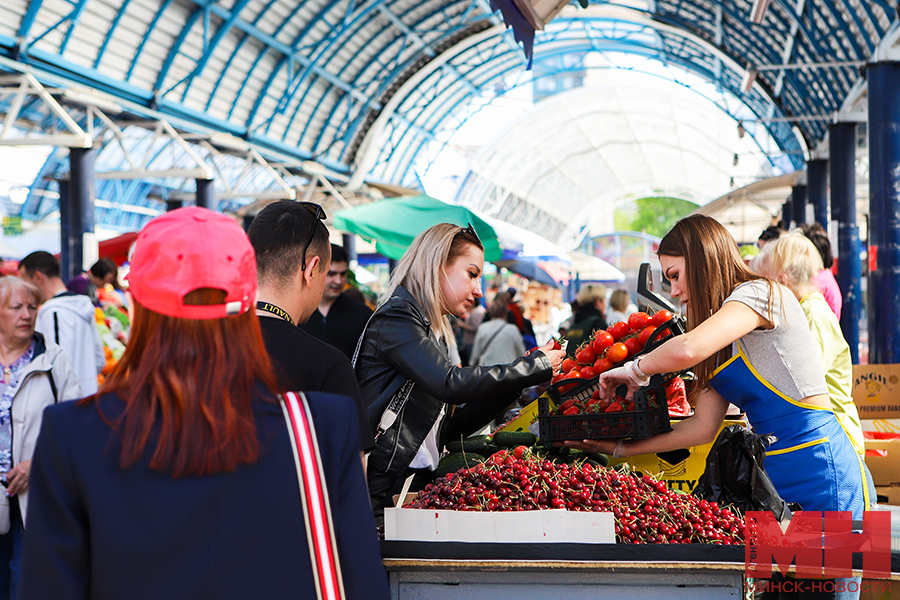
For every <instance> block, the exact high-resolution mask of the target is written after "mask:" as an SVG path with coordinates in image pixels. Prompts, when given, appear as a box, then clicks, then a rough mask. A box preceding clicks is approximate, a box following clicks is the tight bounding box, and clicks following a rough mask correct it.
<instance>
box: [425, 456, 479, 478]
mask: <svg viewBox="0 0 900 600" xmlns="http://www.w3.org/2000/svg"><path fill="white" fill-rule="evenodd" d="M481 462H484V456H482V455H481V454H475V453H472V452H466V453H465V454H463V453H462V452H455V453H453V454H448V455H447V456H445V457H444V458H442V459H441V462H439V463H438V467H437V469H435V471H434V476H435V478H437V477H443V476H444V475H447V474H449V473H456V472H457V471H459V470H460V469H470V468H472V467H474V466H475V465H477V464H478V463H481Z"/></svg>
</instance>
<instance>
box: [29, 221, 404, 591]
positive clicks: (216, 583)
mask: <svg viewBox="0 0 900 600" xmlns="http://www.w3.org/2000/svg"><path fill="white" fill-rule="evenodd" d="M129 284H130V292H131V295H132V300H133V302H132V306H133V309H134V320H133V323H134V325H133V329H132V337H131V341H130V343H129V345H128V348H127V350H126V351H125V354H124V355H123V356H122V358H121V360H120V361H119V363H118V366H117V367H116V369H115V370H114V371H113V373H112V374H111V375H110V376H109V378H108V379H107V380H106V382H105V383H104V385H103V387H102V388H101V389H100V392H99V393H98V395H97V397H95V398H87V399H85V400H83V401H81V402H79V403H77V404H76V403H72V404H69V405H58V406H55V407H51V408H50V409H49V410H47V411H46V413H45V418H44V421H43V425H42V429H41V433H40V436H39V440H38V444H37V449H36V451H35V455H34V461H33V463H32V470H31V489H32V492H31V493H32V496H33V500H32V504H31V507H30V515H29V516H30V522H32V523H33V524H34V525H33V527H32V529H33V530H32V529H30V530H29V538H28V539H27V540H26V546H25V550H24V558H23V566H22V581H21V592H20V593H21V595H20V597H22V598H54V599H55V600H62V599H67V598H87V597H90V598H93V599H97V600H101V599H110V600H112V599H121V598H129V599H130V600H137V599H141V598H147V599H158V598H167V599H178V598H185V599H200V598H215V599H217V600H222V599H231V598H233V599H235V600H237V599H242V600H243V599H246V598H266V599H269V600H275V599H281V598H284V599H288V598H291V599H295V598H313V597H316V596H317V595H318V597H320V598H366V599H369V598H385V599H386V598H387V597H388V588H387V578H386V576H385V572H384V568H383V567H382V565H381V557H380V553H379V549H378V546H377V541H376V539H375V528H374V522H373V519H372V515H371V512H370V511H369V508H368V501H367V493H366V488H365V480H364V478H363V473H362V466H361V464H360V461H359V450H358V446H359V442H358V439H359V434H358V432H357V430H356V428H357V425H356V423H357V419H356V416H355V415H356V413H355V410H356V409H355V407H354V405H353V402H352V401H351V400H350V399H349V398H346V397H344V396H334V395H329V394H322V393H310V394H308V395H306V397H305V398H304V397H303V396H302V395H296V394H292V393H284V394H280V393H279V392H281V391H282V390H279V389H278V387H277V383H276V379H275V377H274V376H273V372H272V367H271V365H270V363H269V359H268V355H267V353H266V350H265V346H264V345H263V341H262V337H261V334H260V328H259V323H258V321H257V317H256V315H255V313H254V311H252V310H250V308H251V307H252V306H253V304H254V301H255V297H256V262H255V256H254V253H253V248H252V246H251V245H250V242H249V240H248V239H247V237H246V235H245V234H244V232H243V231H242V230H241V228H240V227H239V226H238V225H237V223H235V222H234V221H233V220H232V219H229V218H228V217H225V216H223V215H220V214H216V213H214V212H211V211H209V210H206V209H202V208H194V207H191V208H184V209H179V210H176V211H173V212H170V213H168V214H166V215H163V216H161V217H158V218H156V219H154V220H153V221H151V222H150V223H149V224H148V225H147V226H146V227H145V228H144V229H143V231H141V233H140V235H139V236H138V239H137V242H136V246H135V249H134V253H133V256H132V260H131V272H130V274H129ZM329 492H331V493H330V494H329ZM351 552H352V555H351ZM350 556H352V562H351V561H350V560H349V557H350ZM342 559H347V560H342Z"/></svg>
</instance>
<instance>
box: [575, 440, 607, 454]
mask: <svg viewBox="0 0 900 600" xmlns="http://www.w3.org/2000/svg"><path fill="white" fill-rule="evenodd" d="M617 443H618V442H617V441H616V440H581V441H576V440H572V441H568V442H563V444H562V445H563V446H565V447H566V448H578V449H579V450H586V451H587V452H599V453H600V454H606V455H607V456H612V455H613V452H615V450H616V444H617Z"/></svg>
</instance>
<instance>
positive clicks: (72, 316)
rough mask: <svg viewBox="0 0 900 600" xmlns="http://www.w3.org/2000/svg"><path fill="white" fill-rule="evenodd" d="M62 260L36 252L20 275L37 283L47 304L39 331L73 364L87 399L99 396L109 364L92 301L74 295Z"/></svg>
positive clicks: (21, 265) (23, 264) (21, 266)
mask: <svg viewBox="0 0 900 600" xmlns="http://www.w3.org/2000/svg"><path fill="white" fill-rule="evenodd" d="M60 275H61V272H60V267H59V261H58V260H57V259H56V257H55V256H53V255H52V254H50V253H49V252H44V251H43V250H38V251H37V252H32V253H31V254H29V255H28V256H26V257H25V258H23V259H22V261H21V262H20V263H19V276H20V277H21V278H22V279H24V280H25V281H28V282H30V283H33V284H34V285H35V286H36V287H37V288H38V289H39V290H40V291H41V296H42V297H43V300H44V303H43V304H41V308H40V310H39V311H38V315H37V321H36V322H35V326H34V329H35V331H37V332H39V333H41V334H43V336H44V339H47V340H50V341H51V342H53V343H55V344H57V345H59V346H60V347H61V348H62V349H63V351H64V352H65V353H66V356H68V358H69V360H70V361H71V362H72V366H73V367H74V369H75V373H76V375H77V376H78V383H79V384H80V385H81V391H82V393H83V394H84V395H85V396H90V395H92V394H96V393H97V387H98V386H97V375H99V374H100V372H101V371H103V367H104V366H105V365H106V356H105V355H104V354H103V342H102V341H100V332H99V331H97V320H96V316H95V312H94V305H93V304H92V303H91V300H90V298H88V297H87V296H82V295H80V294H75V293H73V292H70V291H69V290H68V289H67V288H66V284H65V283H63V280H62V278H61V277H60Z"/></svg>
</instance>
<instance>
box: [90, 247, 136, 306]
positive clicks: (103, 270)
mask: <svg viewBox="0 0 900 600" xmlns="http://www.w3.org/2000/svg"><path fill="white" fill-rule="evenodd" d="M88 275H89V276H90V278H91V283H93V284H94V287H96V288H97V290H98V291H99V290H103V289H110V288H111V289H112V291H113V293H115V294H116V296H118V298H119V304H121V305H122V306H124V307H125V308H127V307H128V299H127V298H126V297H125V292H124V291H123V290H122V285H121V284H120V283H119V265H117V264H116V261H114V260H113V259H111V258H101V259H100V260H98V261H97V262H95V263H94V264H93V265H91V268H90V270H89V271H88ZM98 297H99V293H98Z"/></svg>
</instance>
